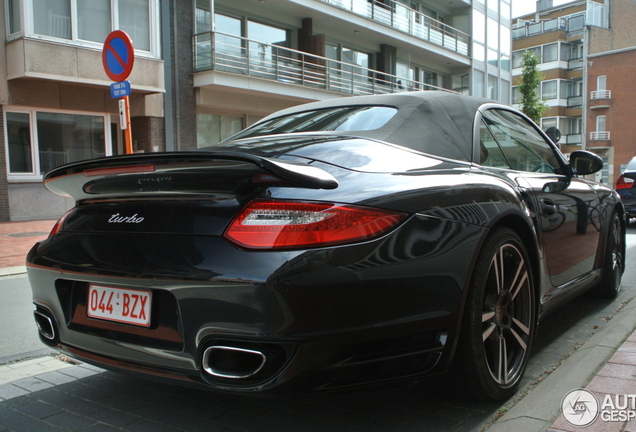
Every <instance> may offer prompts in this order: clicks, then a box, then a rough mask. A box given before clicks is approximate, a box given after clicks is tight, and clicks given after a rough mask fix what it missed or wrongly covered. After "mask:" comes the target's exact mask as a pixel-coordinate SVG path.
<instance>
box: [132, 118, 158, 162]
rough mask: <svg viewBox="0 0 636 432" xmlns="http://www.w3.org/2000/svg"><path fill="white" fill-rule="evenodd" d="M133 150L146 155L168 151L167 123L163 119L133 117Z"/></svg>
mask: <svg viewBox="0 0 636 432" xmlns="http://www.w3.org/2000/svg"><path fill="white" fill-rule="evenodd" d="M130 122H131V123H132V124H131V127H132V139H133V150H135V151H137V150H143V151H144V152H146V153H149V152H158V151H165V150H166V138H165V128H164V125H165V122H164V119H163V117H133V118H131V119H130Z"/></svg>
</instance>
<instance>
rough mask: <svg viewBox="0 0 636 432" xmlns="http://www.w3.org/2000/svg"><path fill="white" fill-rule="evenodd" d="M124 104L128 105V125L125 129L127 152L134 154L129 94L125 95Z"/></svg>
mask: <svg viewBox="0 0 636 432" xmlns="http://www.w3.org/2000/svg"><path fill="white" fill-rule="evenodd" d="M122 99H124V104H125V105H126V114H125V115H126V125H127V126H128V127H127V128H126V129H124V138H125V142H126V154H132V152H133V146H132V128H131V127H130V100H129V99H128V96H124V97H123V98H122Z"/></svg>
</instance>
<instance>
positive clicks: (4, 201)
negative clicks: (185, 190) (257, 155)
mask: <svg viewBox="0 0 636 432" xmlns="http://www.w3.org/2000/svg"><path fill="white" fill-rule="evenodd" d="M159 3H160V2H159V0H91V1H81V0H78V1H76V0H73V1H70V0H3V1H2V2H0V15H1V16H2V17H3V19H0V33H1V34H2V35H4V43H2V44H0V220H26V219H43V218H51V217H57V216H60V215H61V214H63V213H64V211H65V210H66V208H67V207H69V206H70V205H72V203H70V202H67V200H64V199H62V198H61V197H57V196H55V195H53V194H51V193H50V192H48V191H46V190H45V189H44V188H43V186H42V173H44V172H46V171H47V170H49V169H51V168H53V167H55V166H59V165H61V164H64V163H68V162H73V161H78V160H82V159H91V158H95V157H99V156H108V155H112V154H118V153H122V152H123V150H122V147H123V144H122V141H123V140H122V134H121V130H120V128H119V115H118V107H117V100H116V99H113V98H111V97H110V90H109V86H110V84H111V81H110V80H109V78H108V77H107V76H106V73H105V71H104V68H103V66H102V61H101V51H102V47H103V42H104V40H105V39H106V36H107V35H108V34H109V33H110V32H111V31H112V30H114V29H123V30H125V31H126V32H127V33H128V34H129V35H131V37H132V38H133V41H134V47H135V65H134V69H133V72H132V74H131V76H130V78H129V79H130V81H131V83H132V87H133V93H132V95H131V97H130V99H131V110H132V116H133V121H132V123H133V124H132V127H133V128H134V129H135V130H136V131H137V133H136V134H135V137H134V138H135V140H136V143H135V144H136V145H135V149H136V150H146V151H157V150H161V149H163V147H164V146H165V139H164V137H163V130H164V120H163V105H164V103H163V93H164V77H163V71H164V62H163V60H162V58H161V50H160V36H161V28H160V21H159V20H160V10H159V8H160V4H159Z"/></svg>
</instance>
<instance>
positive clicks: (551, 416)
mask: <svg viewBox="0 0 636 432" xmlns="http://www.w3.org/2000/svg"><path fill="white" fill-rule="evenodd" d="M621 312H623V313H619V314H617V315H615V316H614V317H613V318H612V319H611V320H610V321H609V322H608V323H607V325H605V326H603V327H602V328H601V329H600V330H599V331H598V333H595V334H594V335H592V336H591V337H590V338H589V339H588V340H587V341H586V342H585V343H584V344H583V345H582V346H581V347H580V348H579V349H578V350H576V351H575V352H574V353H573V354H572V355H571V356H569V357H568V358H567V359H566V360H565V361H564V362H563V363H562V364H561V365H559V366H558V367H557V368H556V369H555V370H554V372H552V373H551V374H550V375H548V376H547V377H546V378H545V379H544V380H543V381H541V383H540V384H539V385H537V386H536V387H535V388H533V389H532V390H531V391H530V393H528V394H527V395H526V396H525V397H524V398H523V399H521V400H520V401H519V402H517V403H516V404H515V405H514V406H513V407H512V408H510V410H509V411H507V412H506V413H505V414H504V415H503V416H501V417H500V418H499V419H497V420H496V421H495V422H494V423H492V425H491V426H490V427H487V428H485V430H488V432H508V431H511V430H522V431H526V432H532V431H545V430H547V429H548V428H549V427H550V426H552V424H553V423H554V422H555V421H556V420H557V419H558V418H559V416H560V414H561V401H562V400H563V398H564V397H565V395H566V394H567V393H568V392H569V391H570V390H574V389H582V388H585V387H586V386H587V385H588V384H589V383H590V381H592V379H593V378H594V377H595V376H596V373H597V372H598V371H599V370H600V369H601V368H602V367H603V366H604V365H605V364H606V363H607V361H608V360H609V359H610V358H611V357H612V355H613V354H614V353H615V352H616V351H617V350H618V349H619V348H620V347H621V345H622V344H623V342H625V340H626V339H627V338H629V336H630V335H631V334H632V333H633V332H634V330H635V329H636V302H633V303H632V302H630V303H629V304H627V306H625V308H623V310H622V311H621Z"/></svg>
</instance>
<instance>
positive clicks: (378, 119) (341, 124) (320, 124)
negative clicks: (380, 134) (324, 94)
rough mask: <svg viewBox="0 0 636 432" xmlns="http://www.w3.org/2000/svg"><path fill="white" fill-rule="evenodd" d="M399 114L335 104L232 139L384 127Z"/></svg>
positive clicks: (393, 110) (379, 108) (283, 118)
mask: <svg viewBox="0 0 636 432" xmlns="http://www.w3.org/2000/svg"><path fill="white" fill-rule="evenodd" d="M396 113H397V109H396V108H391V107H383V106H353V107H334V108H326V109H319V110H314V111H305V112H300V113H294V114H290V115H286V116H281V117H276V118H273V119H270V120H266V121H264V122H261V123H257V124H256V125H254V126H252V127H250V128H248V129H246V130H244V131H243V132H240V133H239V134H237V135H235V136H233V137H232V139H240V138H249V137H257V136H264V135H276V134H283V133H291V132H313V131H343V132H344V131H367V130H374V129H379V128H381V127H382V126H384V125H385V124H386V123H387V122H388V121H389V120H391V118H392V117H393V116H394V115H395V114H396Z"/></svg>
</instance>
